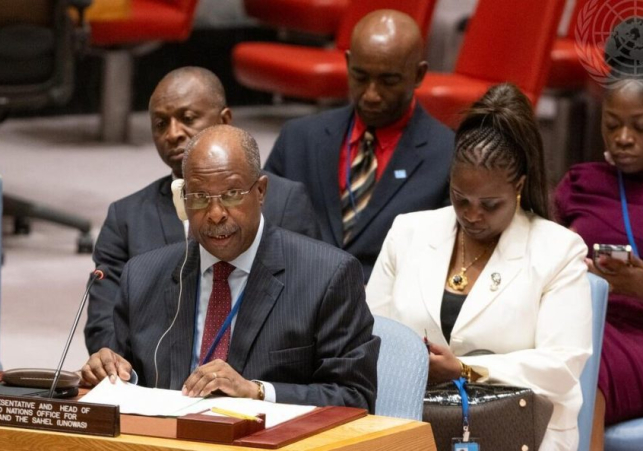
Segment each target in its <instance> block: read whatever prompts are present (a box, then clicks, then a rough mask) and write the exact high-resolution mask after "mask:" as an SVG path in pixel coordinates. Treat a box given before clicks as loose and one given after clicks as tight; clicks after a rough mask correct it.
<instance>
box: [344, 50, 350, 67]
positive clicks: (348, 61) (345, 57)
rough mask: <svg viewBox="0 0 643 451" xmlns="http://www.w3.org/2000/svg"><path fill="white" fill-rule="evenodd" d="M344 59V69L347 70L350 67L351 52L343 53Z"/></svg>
mask: <svg viewBox="0 0 643 451" xmlns="http://www.w3.org/2000/svg"><path fill="white" fill-rule="evenodd" d="M344 59H346V69H348V66H350V63H351V51H350V50H346V51H345V52H344Z"/></svg>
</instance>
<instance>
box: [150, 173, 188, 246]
mask: <svg viewBox="0 0 643 451" xmlns="http://www.w3.org/2000/svg"><path fill="white" fill-rule="evenodd" d="M171 183H172V177H171V176H168V177H166V178H165V179H164V180H163V183H161V186H160V187H159V198H158V199H159V201H158V202H157V203H156V211H157V212H158V215H159V224H160V225H161V229H163V236H164V237H165V244H172V243H176V242H179V241H182V240H184V239H185V230H184V228H183V224H182V223H181V221H180V220H179V218H178V217H177V215H176V210H175V209H174V204H173V203H172V190H171V188H170V185H171Z"/></svg>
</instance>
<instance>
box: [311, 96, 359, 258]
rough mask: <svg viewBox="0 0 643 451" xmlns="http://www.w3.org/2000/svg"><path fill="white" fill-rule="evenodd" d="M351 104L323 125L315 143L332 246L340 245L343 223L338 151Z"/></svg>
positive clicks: (316, 159) (351, 111) (316, 163)
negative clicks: (333, 242)
mask: <svg viewBox="0 0 643 451" xmlns="http://www.w3.org/2000/svg"><path fill="white" fill-rule="evenodd" d="M352 114H353V107H352V106H347V107H345V108H342V109H340V110H339V111H338V112H337V114H335V115H333V116H331V118H332V119H333V120H332V121H331V122H329V123H328V124H326V126H325V127H324V133H323V134H322V136H321V137H320V139H319V141H318V142H317V143H316V148H315V152H314V155H315V162H314V164H315V165H316V167H317V168H319V169H318V170H317V175H318V177H319V180H318V182H319V186H320V187H321V188H320V189H321V190H322V193H323V198H324V205H325V210H326V216H327V219H328V222H329V224H330V229H331V230H332V232H333V238H334V239H335V245H336V246H338V247H342V243H343V240H344V226H343V225H342V207H341V200H340V193H339V181H338V180H337V174H338V170H339V154H340V152H341V151H342V150H343V147H344V137H345V135H346V132H347V127H348V124H349V123H350V119H351V115H352Z"/></svg>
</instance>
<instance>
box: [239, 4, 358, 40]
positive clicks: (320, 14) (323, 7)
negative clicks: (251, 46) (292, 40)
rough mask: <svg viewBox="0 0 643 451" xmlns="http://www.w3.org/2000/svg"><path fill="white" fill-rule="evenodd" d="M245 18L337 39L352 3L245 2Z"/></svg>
mask: <svg viewBox="0 0 643 451" xmlns="http://www.w3.org/2000/svg"><path fill="white" fill-rule="evenodd" d="M243 4H244V6H245V9H246V14H248V15H249V16H250V17H254V18H255V19H259V20H260V21H261V22H263V23H265V24H266V25H269V26H271V27H274V28H285V29H287V30H295V31H301V32H305V33H311V34H318V35H334V34H335V33H336V32H337V29H338V28H339V24H340V21H341V18H342V16H343V15H344V13H345V11H346V8H347V7H348V5H349V0H244V2H243Z"/></svg>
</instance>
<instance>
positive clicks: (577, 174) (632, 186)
mask: <svg viewBox="0 0 643 451" xmlns="http://www.w3.org/2000/svg"><path fill="white" fill-rule="evenodd" d="M601 128H602V134H603V140H604V142H605V149H606V152H605V158H606V160H607V162H600V163H582V164H578V165H575V166H573V167H572V168H571V169H570V170H569V172H568V173H567V174H566V175H565V177H564V178H563V180H562V181H561V182H560V184H559V186H558V188H557V191H556V208H557V213H558V218H559V219H560V221H561V222H562V223H563V224H564V225H566V226H568V227H570V228H572V229H573V230H575V231H576V232H578V234H580V235H581V236H582V237H583V239H584V240H585V243H586V244H587V247H588V248H589V249H590V255H589V256H588V257H589V258H588V259H587V260H586V262H587V265H588V267H589V270H590V271H591V272H593V273H595V274H597V275H599V276H601V277H604V278H605V279H606V280H607V281H608V282H609V283H610V291H611V293H610V296H609V303H608V308H607V323H606V325H605V335H604V339H603V351H602V354H601V366H600V373H599V380H598V387H599V393H598V395H597V414H598V415H599V416H600V415H601V414H603V412H602V406H603V405H604V415H605V424H612V423H616V422H620V421H623V420H627V419H631V418H637V417H643V263H642V262H641V260H640V259H639V258H637V257H638V252H637V250H643V78H641V77H640V76H639V77H638V79H634V78H623V77H621V79H620V80H618V81H616V82H614V83H613V84H612V85H611V86H610V88H608V89H607V90H606V94H605V98H604V101H603V114H602V125H601ZM621 186H622V188H623V189H622V191H623V195H621ZM623 206H625V207H626V211H627V215H625V214H624V210H623ZM628 216H629V221H628ZM628 222H629V224H630V229H631V234H630V236H628V233H627V228H628V227H627V225H626V224H627V223H628ZM594 243H599V244H630V245H631V246H632V248H633V249H634V250H635V252H633V254H635V255H636V256H637V257H635V256H633V257H632V261H631V263H630V264H629V265H628V264H625V263H623V262H621V261H619V260H614V259H611V258H606V257H603V256H602V257H601V260H600V261H599V263H600V264H601V266H604V267H605V268H606V271H609V272H610V273H613V274H608V273H606V272H601V271H600V270H599V269H598V268H596V267H595V265H594V264H593V262H592V260H591V257H592V255H591V254H592V246H593V245H594ZM603 403H604V404H603ZM596 424H600V423H597V422H596V417H595V425H596Z"/></svg>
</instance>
